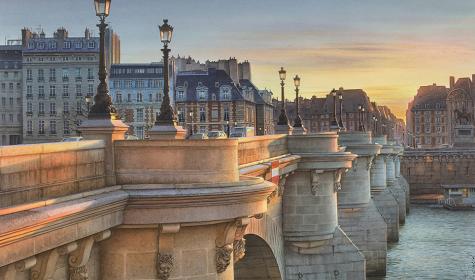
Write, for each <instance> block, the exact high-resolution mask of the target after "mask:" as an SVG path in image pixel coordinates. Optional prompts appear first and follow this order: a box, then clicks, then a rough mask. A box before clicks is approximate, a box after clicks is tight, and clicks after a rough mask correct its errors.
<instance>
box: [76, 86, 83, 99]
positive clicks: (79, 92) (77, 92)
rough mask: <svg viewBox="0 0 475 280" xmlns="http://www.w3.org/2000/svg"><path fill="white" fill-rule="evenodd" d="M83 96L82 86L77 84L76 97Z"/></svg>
mask: <svg viewBox="0 0 475 280" xmlns="http://www.w3.org/2000/svg"><path fill="white" fill-rule="evenodd" d="M81 96H82V89H81V85H79V84H77V85H76V97H81Z"/></svg>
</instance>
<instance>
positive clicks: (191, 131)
mask: <svg viewBox="0 0 475 280" xmlns="http://www.w3.org/2000/svg"><path fill="white" fill-rule="evenodd" d="M188 115H189V116H190V128H191V129H190V135H193V112H192V111H190V112H189V113H188Z"/></svg>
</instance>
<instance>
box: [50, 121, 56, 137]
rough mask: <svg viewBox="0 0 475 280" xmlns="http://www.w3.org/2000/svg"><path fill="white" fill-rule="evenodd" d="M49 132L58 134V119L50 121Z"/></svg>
mask: <svg viewBox="0 0 475 280" xmlns="http://www.w3.org/2000/svg"><path fill="white" fill-rule="evenodd" d="M49 133H50V134H56V121H49Z"/></svg>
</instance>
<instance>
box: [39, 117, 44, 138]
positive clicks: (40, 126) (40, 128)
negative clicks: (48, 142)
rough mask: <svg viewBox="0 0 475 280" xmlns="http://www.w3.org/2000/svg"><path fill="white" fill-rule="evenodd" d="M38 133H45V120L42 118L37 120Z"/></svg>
mask: <svg viewBox="0 0 475 280" xmlns="http://www.w3.org/2000/svg"><path fill="white" fill-rule="evenodd" d="M38 134H40V135H44V134H45V121H43V120H40V121H38Z"/></svg>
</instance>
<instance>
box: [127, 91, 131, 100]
mask: <svg viewBox="0 0 475 280" xmlns="http://www.w3.org/2000/svg"><path fill="white" fill-rule="evenodd" d="M127 102H132V95H131V94H130V93H127Z"/></svg>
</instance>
